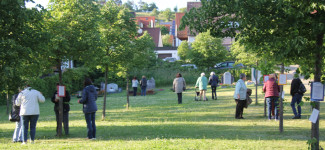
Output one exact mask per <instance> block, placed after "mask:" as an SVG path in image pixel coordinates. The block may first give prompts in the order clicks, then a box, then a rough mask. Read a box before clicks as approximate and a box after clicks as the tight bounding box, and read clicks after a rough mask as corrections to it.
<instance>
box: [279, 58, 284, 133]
mask: <svg viewBox="0 0 325 150" xmlns="http://www.w3.org/2000/svg"><path fill="white" fill-rule="evenodd" d="M281 73H284V64H283V63H282V64H281ZM282 92H283V85H281V86H280V99H279V100H280V102H279V108H280V109H279V113H278V114H279V115H280V116H279V130H280V133H282V132H283V98H282Z"/></svg>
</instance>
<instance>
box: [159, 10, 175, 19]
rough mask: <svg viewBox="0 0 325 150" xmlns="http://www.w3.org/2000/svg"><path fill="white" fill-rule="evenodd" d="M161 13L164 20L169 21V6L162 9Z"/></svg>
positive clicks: (170, 13) (170, 15) (170, 12)
mask: <svg viewBox="0 0 325 150" xmlns="http://www.w3.org/2000/svg"><path fill="white" fill-rule="evenodd" d="M161 14H162V15H163V16H164V18H165V21H170V19H171V17H172V11H171V9H170V8H166V9H165V10H164V11H162V12H161Z"/></svg>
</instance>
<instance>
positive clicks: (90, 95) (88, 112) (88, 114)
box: [78, 78, 97, 139]
mask: <svg viewBox="0 0 325 150" xmlns="http://www.w3.org/2000/svg"><path fill="white" fill-rule="evenodd" d="M92 84H93V83H92V81H91V80H90V79H89V78H86V79H85V82H84V86H85V87H84V89H83V91H82V98H81V99H80V100H78V103H79V104H82V105H83V112H84V114H85V119H86V123H87V129H88V133H87V137H88V139H96V123H95V121H96V118H95V117H96V111H97V104H96V100H97V91H96V88H95V86H94V85H92Z"/></svg>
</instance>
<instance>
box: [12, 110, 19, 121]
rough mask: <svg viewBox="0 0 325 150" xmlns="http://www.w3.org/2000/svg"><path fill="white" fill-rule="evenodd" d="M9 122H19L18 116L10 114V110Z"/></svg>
mask: <svg viewBox="0 0 325 150" xmlns="http://www.w3.org/2000/svg"><path fill="white" fill-rule="evenodd" d="M9 121H11V122H18V121H20V116H19V114H15V113H12V110H11V112H10V113H9Z"/></svg>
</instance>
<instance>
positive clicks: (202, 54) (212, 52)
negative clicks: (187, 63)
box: [190, 31, 228, 68]
mask: <svg viewBox="0 0 325 150" xmlns="http://www.w3.org/2000/svg"><path fill="white" fill-rule="evenodd" d="M191 46H192V53H191V58H190V59H191V62H192V63H194V64H196V65H197V66H199V67H203V68H209V67H213V66H214V65H215V64H216V63H217V62H222V61H225V60H226V59H227V53H228V52H227V50H226V48H225V47H224V46H223V45H222V40H221V39H219V38H215V37H212V36H211V35H210V31H207V32H203V33H200V34H198V35H197V37H196V39H195V41H194V42H193V43H192V45H191Z"/></svg>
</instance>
